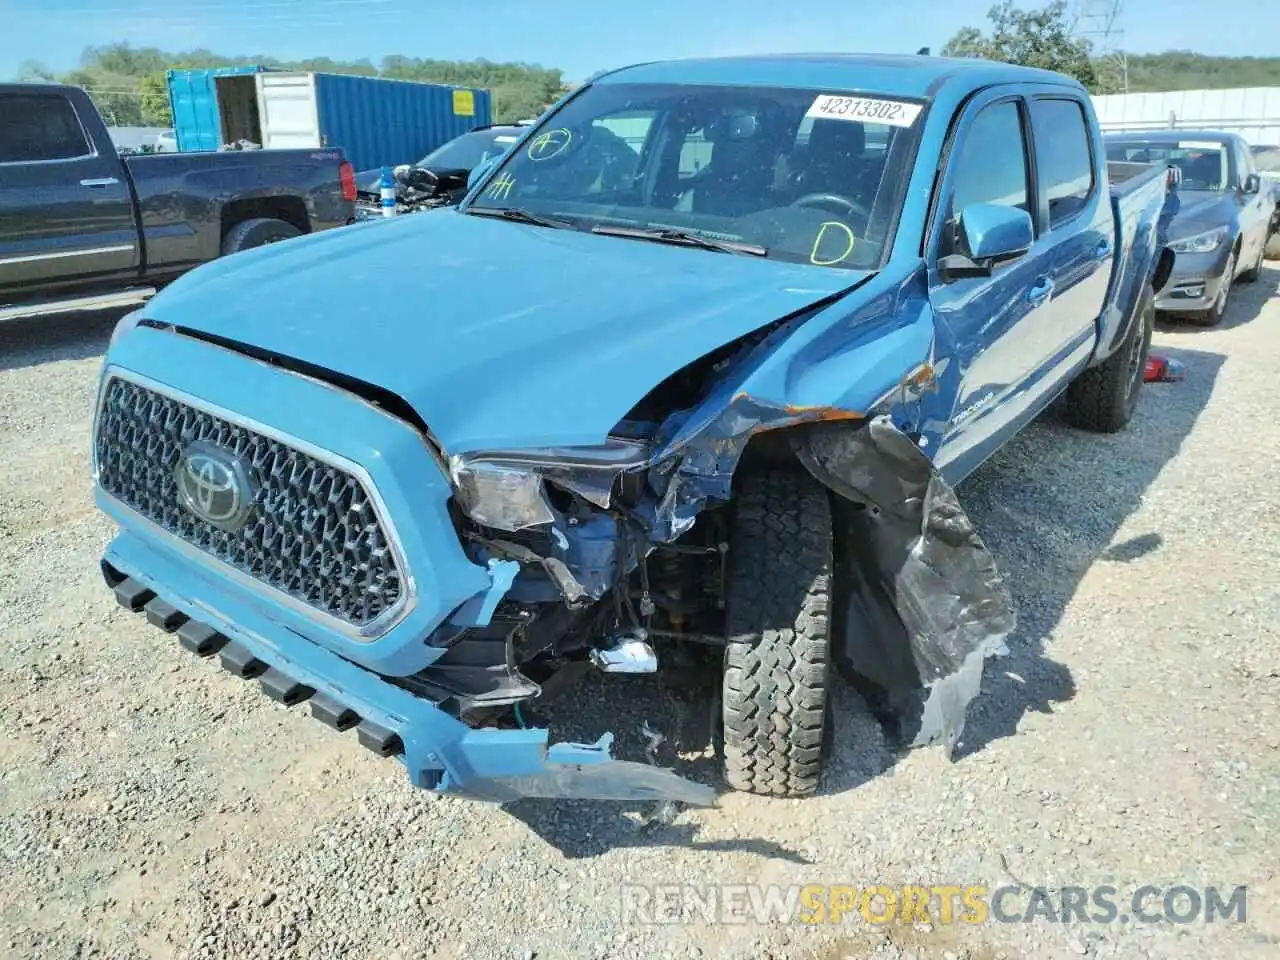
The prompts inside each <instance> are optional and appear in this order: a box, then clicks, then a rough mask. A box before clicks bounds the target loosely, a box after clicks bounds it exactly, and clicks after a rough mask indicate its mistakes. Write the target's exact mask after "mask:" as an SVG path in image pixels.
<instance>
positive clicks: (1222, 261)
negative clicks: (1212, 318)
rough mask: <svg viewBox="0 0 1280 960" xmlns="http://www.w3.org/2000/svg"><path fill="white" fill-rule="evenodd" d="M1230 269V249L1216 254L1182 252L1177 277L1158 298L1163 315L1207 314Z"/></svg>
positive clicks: (1177, 264)
mask: <svg viewBox="0 0 1280 960" xmlns="http://www.w3.org/2000/svg"><path fill="white" fill-rule="evenodd" d="M1226 268H1227V248H1226V244H1223V248H1222V249H1220V250H1217V251H1214V252H1213V253H1180V254H1178V255H1177V257H1176V258H1175V259H1174V266H1173V274H1172V276H1170V277H1169V282H1168V283H1167V284H1165V287H1164V289H1163V290H1162V291H1161V293H1160V296H1159V297H1158V298H1157V299H1156V309H1157V310H1159V311H1161V312H1163V313H1203V312H1204V311H1206V310H1209V309H1211V308H1212V307H1213V305H1214V302H1215V301H1216V300H1217V299H1218V291H1219V290H1220V289H1221V288H1222V280H1223V272H1224V271H1225V270H1226Z"/></svg>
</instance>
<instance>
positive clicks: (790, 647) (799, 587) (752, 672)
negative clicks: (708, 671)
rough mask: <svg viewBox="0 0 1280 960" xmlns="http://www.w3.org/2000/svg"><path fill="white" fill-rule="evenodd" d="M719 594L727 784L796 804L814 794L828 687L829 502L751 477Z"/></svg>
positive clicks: (797, 485)
mask: <svg viewBox="0 0 1280 960" xmlns="http://www.w3.org/2000/svg"><path fill="white" fill-rule="evenodd" d="M734 507H735V511H736V512H735V517H734V522H733V527H732V530H731V533H730V542H729V563H730V568H729V576H728V580H729V582H728V584H727V589H726V594H727V596H726V615H727V621H728V637H729V641H728V645H727V648H726V650H725V658H724V713H723V715H724V763H725V778H726V779H727V780H728V782H729V785H730V786H731V787H733V788H734V789H736V790H746V791H750V792H752V793H763V794H769V795H772V796H779V797H800V796H805V795H808V794H811V793H813V792H814V791H815V790H816V789H817V787H818V781H819V779H820V777H821V774H822V763H823V750H822V745H823V727H824V724H825V722H826V703H827V689H828V686H829V678H830V671H829V650H830V644H831V635H830V619H831V618H830V603H831V600H830V590H831V567H832V532H831V529H832V528H831V502H830V499H829V494H828V492H827V490H826V488H825V487H823V486H822V485H821V484H820V483H818V482H817V481H816V480H814V479H813V478H812V477H810V476H808V475H807V474H803V473H799V472H795V473H789V472H781V471H766V472H760V473H756V474H752V475H749V476H748V477H746V478H745V479H744V481H743V482H742V484H741V487H740V490H739V491H738V492H737V493H736V494H735V498H734Z"/></svg>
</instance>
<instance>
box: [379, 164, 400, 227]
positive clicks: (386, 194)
mask: <svg viewBox="0 0 1280 960" xmlns="http://www.w3.org/2000/svg"><path fill="white" fill-rule="evenodd" d="M378 189H379V192H380V193H381V194H382V215H383V216H384V217H394V216H395V215H396V179H395V177H393V176H392V175H391V168H390V167H383V168H382V182H381V183H379V184H378Z"/></svg>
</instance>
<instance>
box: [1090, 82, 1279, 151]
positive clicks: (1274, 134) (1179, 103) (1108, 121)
mask: <svg viewBox="0 0 1280 960" xmlns="http://www.w3.org/2000/svg"><path fill="white" fill-rule="evenodd" d="M1093 106H1094V109H1095V110H1096V111H1097V113H1098V120H1099V122H1100V123H1101V124H1102V129H1103V131H1104V132H1108V133H1110V132H1112V131H1116V130H1162V129H1170V128H1173V129H1205V130H1227V131H1231V132H1233V133H1238V134H1240V135H1241V136H1242V137H1244V138H1245V140H1247V141H1248V142H1249V143H1250V144H1253V145H1255V146H1260V145H1263V144H1270V145H1280V87H1237V88H1234V89H1229V90H1174V91H1170V92H1168V93H1117V94H1110V95H1108V96H1103V97H1094V98H1093Z"/></svg>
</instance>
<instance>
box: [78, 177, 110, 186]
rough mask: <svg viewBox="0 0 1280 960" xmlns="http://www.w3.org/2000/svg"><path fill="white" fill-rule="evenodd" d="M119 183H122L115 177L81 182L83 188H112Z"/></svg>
mask: <svg viewBox="0 0 1280 960" xmlns="http://www.w3.org/2000/svg"><path fill="white" fill-rule="evenodd" d="M119 182H120V181H119V180H117V179H116V178H115V177H98V178H97V179H93V180H81V181H80V186H82V187H110V186H113V185H114V184H117V183H119Z"/></svg>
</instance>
